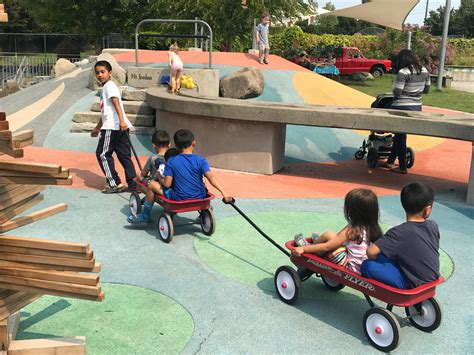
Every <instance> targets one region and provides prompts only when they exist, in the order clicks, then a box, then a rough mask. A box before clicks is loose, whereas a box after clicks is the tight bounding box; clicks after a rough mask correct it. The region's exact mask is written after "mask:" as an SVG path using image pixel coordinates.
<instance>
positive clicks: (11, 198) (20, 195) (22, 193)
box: [0, 185, 44, 211]
mask: <svg viewBox="0 0 474 355" xmlns="http://www.w3.org/2000/svg"><path fill="white" fill-rule="evenodd" d="M43 190H44V186H39V185H36V186H23V187H19V188H18V189H15V190H12V191H10V192H8V193H7V194H2V195H0V210H1V211H3V210H4V209H6V208H9V207H11V206H13V205H15V204H17V203H18V202H20V201H25V200H26V199H28V198H31V197H32V196H35V195H37V194H38V193H40V192H41V191H43Z"/></svg>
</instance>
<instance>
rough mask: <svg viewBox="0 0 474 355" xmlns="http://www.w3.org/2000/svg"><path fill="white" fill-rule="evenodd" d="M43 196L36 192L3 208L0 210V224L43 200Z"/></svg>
mask: <svg viewBox="0 0 474 355" xmlns="http://www.w3.org/2000/svg"><path fill="white" fill-rule="evenodd" d="M43 199H44V196H43V194H41V193H38V194H36V195H34V196H32V197H29V198H27V199H25V200H23V201H20V202H18V203H16V204H14V205H12V206H10V207H8V208H5V209H3V210H2V211H1V212H0V224H2V223H5V222H6V221H8V220H9V219H13V218H15V217H16V216H18V215H19V214H20V213H22V212H24V211H26V210H27V209H30V208H31V207H33V206H35V205H37V204H38V203H40V202H41V201H43Z"/></svg>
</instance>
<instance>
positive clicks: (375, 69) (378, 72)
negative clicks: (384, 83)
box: [370, 65, 385, 78]
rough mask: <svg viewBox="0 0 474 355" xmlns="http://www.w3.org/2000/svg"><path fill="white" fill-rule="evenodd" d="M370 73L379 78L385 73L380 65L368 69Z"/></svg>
mask: <svg viewBox="0 0 474 355" xmlns="http://www.w3.org/2000/svg"><path fill="white" fill-rule="evenodd" d="M370 74H372V76H373V77H374V78H381V77H382V76H383V75H384V74H385V70H383V68H382V67H381V66H378V65H376V66H374V67H372V69H370Z"/></svg>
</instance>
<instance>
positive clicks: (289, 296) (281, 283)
mask: <svg viewBox="0 0 474 355" xmlns="http://www.w3.org/2000/svg"><path fill="white" fill-rule="evenodd" d="M274 280H275V289H276V290H277V293H278V296H279V297H280V299H281V300H282V301H283V302H285V303H288V304H293V303H295V302H296V300H297V299H298V296H299V294H300V277H299V276H298V274H297V273H296V271H295V270H294V269H293V268H291V267H290V266H286V265H285V266H280V267H279V268H278V269H277V271H276V272H275V279H274Z"/></svg>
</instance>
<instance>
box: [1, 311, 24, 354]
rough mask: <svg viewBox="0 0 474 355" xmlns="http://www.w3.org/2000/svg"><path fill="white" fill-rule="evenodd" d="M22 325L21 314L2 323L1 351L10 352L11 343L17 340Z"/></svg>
mask: <svg viewBox="0 0 474 355" xmlns="http://www.w3.org/2000/svg"><path fill="white" fill-rule="evenodd" d="M19 325H20V313H19V312H16V313H14V314H12V315H11V316H10V317H8V318H5V319H4V320H1V321H0V350H3V351H5V350H8V347H9V346H10V343H11V342H12V341H13V340H14V339H15V337H16V333H17V331H18V326H19Z"/></svg>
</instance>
